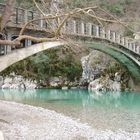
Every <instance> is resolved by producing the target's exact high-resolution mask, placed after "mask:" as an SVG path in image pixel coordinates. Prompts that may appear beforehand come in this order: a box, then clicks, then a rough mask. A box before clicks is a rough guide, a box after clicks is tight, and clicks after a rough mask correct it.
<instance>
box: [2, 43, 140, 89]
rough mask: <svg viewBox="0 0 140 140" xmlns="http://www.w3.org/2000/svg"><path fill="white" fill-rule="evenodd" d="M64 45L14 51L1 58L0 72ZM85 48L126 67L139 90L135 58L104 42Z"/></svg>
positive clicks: (139, 72) (139, 66) (138, 64)
mask: <svg viewBox="0 0 140 140" xmlns="http://www.w3.org/2000/svg"><path fill="white" fill-rule="evenodd" d="M65 44H66V42H60V41H53V42H44V43H39V44H35V45H32V46H30V47H26V48H22V49H16V50H14V51H13V52H12V53H10V54H7V55H4V56H1V58H0V66H1V67H0V72H1V71H3V70H4V69H6V68H8V67H9V66H11V65H12V64H14V63H16V62H19V61H21V60H23V59H25V58H27V57H29V56H32V55H34V54H36V53H39V52H41V51H44V50H47V49H50V48H55V47H59V46H63V45H65ZM85 46H86V47H90V48H92V49H95V50H98V51H101V52H103V53H106V54H108V55H110V56H112V57H113V58H115V59H116V60H117V61H118V62H120V63H121V64H122V65H123V66H125V67H126V69H127V70H128V72H129V73H130V75H131V77H132V79H133V81H134V84H135V85H136V87H138V88H139V89H138V90H140V62H139V61H137V60H136V59H135V58H133V57H132V56H131V55H129V54H127V53H126V52H123V51H122V50H121V49H116V47H113V46H112V45H109V44H107V43H105V42H100V43H99V42H93V41H92V43H85ZM17 54H18V55H17Z"/></svg>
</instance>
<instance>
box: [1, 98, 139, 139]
mask: <svg viewBox="0 0 140 140" xmlns="http://www.w3.org/2000/svg"><path fill="white" fill-rule="evenodd" d="M0 131H2V133H3V135H4V138H5V140H124V138H125V139H126V140H127V139H128V140H133V139H135V140H139V139H140V133H139V132H137V133H127V132H123V131H118V132H112V131H109V130H108V131H102V132H101V131H100V132H98V131H96V130H94V129H93V128H91V127H90V126H89V125H88V124H82V123H80V122H79V121H77V120H73V119H72V118H70V117H67V116H64V115H62V114H59V113H56V112H55V111H51V110H47V109H43V108H40V107H33V106H29V105H23V104H19V103H14V102H7V101H0Z"/></svg>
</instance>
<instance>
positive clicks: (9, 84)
mask: <svg viewBox="0 0 140 140" xmlns="http://www.w3.org/2000/svg"><path fill="white" fill-rule="evenodd" d="M0 88H2V89H35V88H37V82H36V81H31V80H27V79H24V78H23V77H22V76H20V75H10V76H7V77H2V76H1V77H0Z"/></svg>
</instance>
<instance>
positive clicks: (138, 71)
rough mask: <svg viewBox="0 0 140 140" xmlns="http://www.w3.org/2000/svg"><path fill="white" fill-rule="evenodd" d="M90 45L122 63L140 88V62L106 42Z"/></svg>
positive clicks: (89, 45)
mask: <svg viewBox="0 0 140 140" xmlns="http://www.w3.org/2000/svg"><path fill="white" fill-rule="evenodd" d="M87 46H88V47H90V48H92V49H95V50H98V51H101V52H103V53H105V54H107V55H110V56H111V57H113V58H114V59H115V60H117V61H118V62H119V63H121V64H122V65H123V66H124V67H125V68H126V69H127V70H128V72H129V73H130V75H131V77H132V79H133V82H134V84H135V85H136V86H137V87H139V88H140V62H139V61H138V60H137V59H135V58H132V56H131V55H129V54H127V53H126V52H123V51H122V50H120V49H118V48H116V47H113V46H112V45H109V44H105V43H97V42H96V43H95V42H93V43H89V44H87Z"/></svg>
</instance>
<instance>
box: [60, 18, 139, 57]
mask: <svg viewBox="0 0 140 140" xmlns="http://www.w3.org/2000/svg"><path fill="white" fill-rule="evenodd" d="M63 28H64V29H63V33H64V34H71V35H77V36H83V37H84V36H85V37H91V38H99V39H105V40H108V41H110V42H112V43H115V44H117V45H120V46H122V47H124V48H125V49H128V50H129V51H132V52H133V53H136V54H138V55H140V42H138V41H136V40H135V39H132V38H128V37H123V35H121V34H119V33H117V32H115V31H111V30H106V29H105V28H103V27H101V26H99V25H95V24H93V23H85V22H83V21H76V20H69V21H67V23H66V24H65V26H64V27H63Z"/></svg>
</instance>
